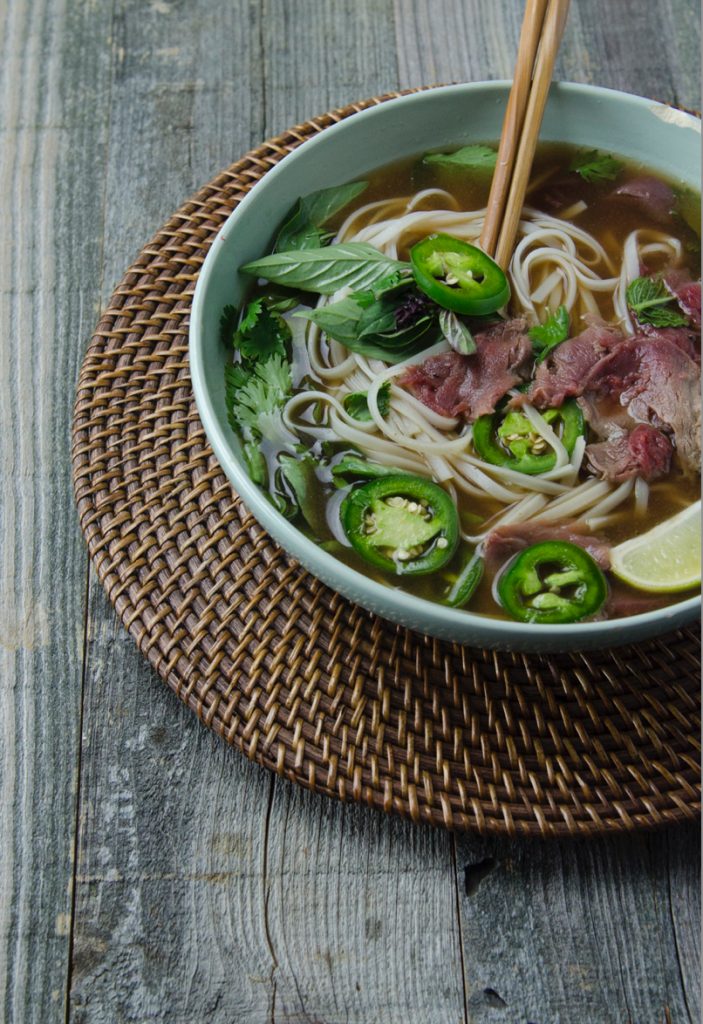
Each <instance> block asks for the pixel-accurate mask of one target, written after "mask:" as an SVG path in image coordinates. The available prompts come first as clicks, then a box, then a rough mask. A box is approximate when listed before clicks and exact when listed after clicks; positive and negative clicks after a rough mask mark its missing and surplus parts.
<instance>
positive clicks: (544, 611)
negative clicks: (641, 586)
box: [497, 540, 608, 624]
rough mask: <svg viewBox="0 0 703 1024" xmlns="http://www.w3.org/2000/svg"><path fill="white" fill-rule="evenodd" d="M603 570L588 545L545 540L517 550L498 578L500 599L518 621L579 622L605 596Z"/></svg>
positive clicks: (591, 611) (596, 606)
mask: <svg viewBox="0 0 703 1024" xmlns="http://www.w3.org/2000/svg"><path fill="white" fill-rule="evenodd" d="M607 593H608V585H607V583H606V581H605V576H604V575H603V573H602V572H601V570H600V568H599V567H598V565H597V564H596V563H595V561H594V560H593V559H592V558H591V556H590V555H589V554H588V552H587V551H584V550H583V548H580V547H578V546H577V545H576V544H570V543H569V542H568V541H556V540H547V541H542V542H541V543H539V544H533V545H532V546H531V547H529V548H525V550H524V551H521V552H520V553H519V554H518V555H517V556H516V557H515V558H514V559H513V560H512V561H511V562H510V563H509V564H508V566H507V568H506V569H505V571H504V572H503V574H502V575H501V576H500V578H499V579H498V585H497V594H498V598H499V600H500V603H501V605H502V606H503V608H505V610H506V611H507V612H508V613H509V614H510V615H512V617H513V618H514V619H519V620H520V621H521V622H536V623H544V624H553V623H566V622H580V621H581V619H587V618H589V617H590V616H591V615H595V613H596V612H597V611H598V609H599V608H600V607H601V605H602V604H603V602H604V601H605V599H606V596H607Z"/></svg>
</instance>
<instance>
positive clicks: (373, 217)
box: [284, 188, 682, 543]
mask: <svg viewBox="0 0 703 1024" xmlns="http://www.w3.org/2000/svg"><path fill="white" fill-rule="evenodd" d="M584 209H585V204H584V203H582V202H579V203H575V204H573V206H571V207H569V208H568V209H566V210H564V211H562V212H561V214H560V215H559V216H558V217H552V216H549V215H548V214H545V213H544V212H543V211H540V210H536V209H534V208H532V207H530V206H527V207H525V208H524V209H523V212H522V219H521V221H520V225H519V231H518V240H517V244H516V247H515V251H514V253H513V257H512V259H511V262H510V267H509V270H508V274H509V278H510V283H511V288H512V295H513V299H512V307H513V311H514V312H515V313H516V314H522V315H523V316H525V317H526V318H527V319H528V321H530V322H538V321H542V320H543V319H544V318H545V316H546V314H547V311H548V309H551V310H554V309H555V308H556V306H558V305H562V304H563V305H565V306H566V307H567V310H568V311H569V312H570V314H571V327H572V332H573V333H576V332H577V330H578V321H579V318H580V317H582V316H584V315H585V314H588V313H591V314H600V315H601V316H603V317H604V318H605V319H606V320H616V321H619V322H620V323H622V325H623V326H624V327H625V329H627V330H628V331H632V330H633V322H632V319H631V317H630V314H629V311H628V308H627V297H626V292H627V287H628V285H629V284H630V282H631V281H632V280H634V278H635V277H637V276H639V274H640V269H641V266H642V264H643V263H644V261H645V260H646V259H650V260H651V258H652V257H654V258H655V259H662V260H665V261H667V262H670V263H671V264H672V265H676V263H677V261H679V259H680V258H681V255H682V250H681V243H680V242H679V241H678V239H676V238H673V237H671V236H669V235H666V234H665V233H663V232H661V231H655V230H651V229H647V230H638V231H633V232H632V233H631V234H630V235H628V237H627V238H626V239H625V242H624V245H623V248H622V259H621V261H620V267H619V269H618V270H616V268H615V265H614V263H613V261H612V259H611V257H610V256H609V255H608V253H607V252H606V250H605V249H604V248H603V246H602V245H601V243H600V242H599V241H598V240H597V239H595V238H594V237H593V236H592V235H590V234H589V233H588V232H587V231H585V230H584V229H582V228H580V227H577V226H576V225H575V224H574V223H573V221H572V220H571V219H570V218H572V217H576V216H578V215H579V214H580V213H582V212H583V210H584ZM484 217H485V209H481V210H474V211H470V212H466V211H462V210H461V209H459V204H458V203H457V201H456V199H455V198H454V197H453V196H451V195H450V193H448V192H446V191H444V190H443V189H438V188H430V189H424V190H422V191H420V192H417V193H416V194H415V195H413V196H406V197H402V198H399V199H382V200H377V201H374V202H371V203H367V204H366V205H365V206H361V207H360V208H358V209H357V210H354V211H353V212H352V213H350V214H349V216H348V217H347V218H346V220H345V221H344V223H343V224H342V226H341V227H340V229H339V231H338V232H337V235H336V238H335V241H337V242H341V241H347V242H348V241H355V242H367V243H368V244H370V245H373V246H374V247H376V248H377V249H380V250H381V251H383V252H385V253H386V254H387V255H389V256H392V257H397V255H398V253H403V252H404V251H405V250H406V249H407V246H408V245H409V244H412V242H413V241H414V240H416V239H418V238H421V237H424V236H425V235H428V234H430V233H432V232H438V231H439V232H448V233H449V234H452V235H454V236H455V237H457V238H461V239H464V240H466V241H469V242H477V241H478V239H479V237H480V233H481V229H482V226H483V221H484ZM348 291H349V290H348V289H342V290H340V291H339V292H338V293H337V294H336V295H333V296H328V297H322V298H321V299H320V302H319V306H323V305H326V304H327V303H329V302H334V301H336V300H337V299H339V298H341V297H343V296H344V295H346V294H348ZM305 344H306V348H307V355H308V359H309V363H310V368H311V371H312V374H313V376H314V377H315V378H317V380H319V381H320V383H321V386H320V388H317V389H315V390H312V391H307V392H300V393H298V394H296V395H294V396H293V397H291V398H290V399H289V401H288V403H287V405H286V407H285V410H284V422H285V424H286V426H287V427H288V428H289V429H290V430H292V431H295V432H298V433H299V434H304V435H307V436H313V437H317V438H329V437H332V438H334V439H335V440H337V441H339V442H342V443H344V444H349V445H354V446H356V447H357V448H359V449H360V450H361V452H362V453H364V454H365V455H366V456H368V458H370V459H372V460H373V461H376V462H379V463H381V464H383V465H387V466H396V467H398V468H399V469H402V470H404V471H406V472H410V473H415V474H419V475H425V476H431V477H434V479H436V480H438V481H439V482H441V483H443V484H444V486H445V487H446V488H447V490H448V491H450V492H451V493H452V494H453V495H455V496H456V495H457V493H462V494H465V495H468V496H469V497H473V498H476V499H483V500H489V501H490V502H491V503H492V505H491V507H492V508H495V505H496V504H497V505H498V506H499V507H500V506H502V508H500V510H499V511H497V512H495V511H493V512H491V514H490V515H489V517H488V519H487V520H486V521H485V522H484V523H483V524H481V527H480V528H479V530H477V531H476V532H475V533H474V532H464V531H462V536H463V537H464V538H465V539H466V540H469V541H471V542H472V543H478V541H479V540H481V539H482V538H484V537H485V536H486V535H487V533H488V532H490V530H491V529H494V528H495V527H496V526H499V525H507V524H510V523H516V522H522V521H525V520H527V519H534V520H538V521H539V522H543V523H548V522H557V521H559V520H562V519H573V518H576V519H579V520H580V521H581V522H584V523H586V524H587V525H589V527H590V528H595V524H596V523H598V524H603V523H606V522H607V521H609V520H610V518H612V516H613V514H614V513H615V510H617V509H621V508H622V507H624V505H625V503H626V502H628V501H631V500H632V501H633V504H634V511H635V514H637V515H642V514H644V512H645V510H646V508H647V501H648V495H649V488H648V486H647V484H645V483H644V481H642V480H640V479H637V480H636V481H632V480H629V481H626V482H625V483H624V484H620V485H617V486H616V485H614V484H611V483H609V482H607V481H604V480H597V479H593V478H590V479H587V480H585V481H584V482H583V483H580V484H579V483H578V480H579V474H580V472H581V469H582V466H583V459H584V452H585V448H586V441H585V438H583V437H579V438H578V439H577V440H576V443H575V445H574V448H573V451H572V452H571V454H570V455H569V453H568V452H567V450H566V448H565V447H564V444H563V443H562V441H561V439H560V438H559V436H558V435H557V433H556V432H555V431H554V430H553V429H552V427H551V426H550V424H549V423H547V421H546V420H545V418H544V416H542V415H541V414H540V413H539V412H538V411H537V410H536V409H535V408H534V407H533V406H531V405H529V404H528V405H525V406H523V407H522V412H523V414H524V415H525V416H526V417H527V419H528V420H529V422H530V424H531V426H532V427H533V429H534V431H535V433H537V434H538V435H539V436H540V437H542V438H544V440H545V442H546V443H547V445H548V446H549V447H550V448H551V449H552V450H553V451H554V453H555V464H554V466H553V468H552V469H551V470H549V471H547V472H545V473H542V474H539V475H535V476H530V475H527V474H524V473H518V472H516V471H515V470H513V469H511V468H510V467H509V466H495V465H491V464H488V463H486V462H484V461H483V460H482V459H480V458H478V456H477V455H476V453H475V452H474V449H473V445H472V431H471V429H470V428H469V427H467V426H466V425H465V424H464V423H463V421H462V420H459V419H457V418H454V417H451V416H445V415H442V414H440V413H437V412H434V411H433V410H431V409H429V408H428V407H427V406H426V405H424V404H423V403H422V402H420V401H419V400H418V399H417V398H416V397H415V396H414V395H411V394H410V393H409V392H408V391H406V390H405V389H404V388H403V387H401V386H399V385H398V384H397V383H396V381H397V378H398V377H400V376H401V375H402V374H403V373H404V372H405V370H406V369H407V368H408V367H409V366H412V365H414V364H416V363H420V362H423V361H424V360H425V359H428V358H430V357H431V356H434V355H439V354H441V353H444V352H447V351H449V347H448V345H447V343H446V341H441V342H438V343H437V344H436V345H433V346H432V347H431V348H428V349H426V350H425V351H423V352H420V353H417V354H416V355H414V356H412V357H410V358H408V359H406V360H405V361H403V362H402V363H398V364H395V365H390V366H389V365H387V364H386V363H384V362H383V361H381V360H379V359H371V358H368V357H365V356H363V355H360V354H356V353H350V352H349V351H348V350H347V349H346V348H345V347H344V346H343V345H341V344H339V343H338V342H334V341H332V342H328V341H326V340H325V338H324V335H323V333H322V331H321V330H320V329H319V328H318V327H317V326H316V325H315V324H313V323H312V322H308V323H307V325H306V328H305ZM385 384H390V408H389V410H388V412H387V415H386V416H384V415H382V414H381V410H380V408H379V404H378V399H379V392H380V389H381V388H382V387H383V386H384V385H385ZM355 391H365V392H366V394H367V403H368V409H369V414H370V416H371V419H370V420H368V421H359V420H356V419H354V417H352V416H351V415H350V414H349V413H348V412H347V411H346V409H345V408H344V397H345V396H346V395H348V394H350V393H352V392H355ZM316 403H317V404H319V405H320V406H322V407H323V408H324V409H325V416H324V418H323V422H322V423H319V424H317V423H311V422H307V421H304V422H301V419H300V414H301V413H302V412H303V410H304V409H306V408H309V407H310V406H312V405H314V404H316Z"/></svg>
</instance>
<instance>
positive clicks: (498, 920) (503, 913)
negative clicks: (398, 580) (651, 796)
mask: <svg viewBox="0 0 703 1024" xmlns="http://www.w3.org/2000/svg"><path fill="white" fill-rule="evenodd" d="M699 846H700V838H699V830H698V827H697V826H696V825H692V826H686V827H683V828H679V829H672V830H670V831H669V832H668V833H667V832H663V833H660V834H654V835H643V836H632V837H630V836H625V837H621V838H617V839H610V840H601V841H598V842H580V841H576V840H574V841H571V842H560V843H538V842H535V843H526V842H521V843H508V842H502V841H490V840H489V841H486V840H480V839H475V838H468V837H457V867H458V871H459V874H460V876H461V877H462V879H463V882H464V887H463V891H462V896H461V904H460V907H461V916H462V928H463V940H464V951H465V962H466V989H467V1006H468V1009H469V1020H470V1021H471V1022H472V1024H474V1022H475V1024H484V1022H486V1024H488V1022H491V1024H503V1022H505V1024H515V1022H517V1021H519V1022H521V1024H523V1022H526V1021H534V1022H536V1024H572V1022H573V1024H579V1022H581V1021H583V1020H593V1021H598V1024H623V1022H631V1024H640V1022H641V1024H650V1022H651V1024H668V1020H669V1018H670V1019H671V1021H674V1022H676V1024H688V1022H689V1021H690V1022H691V1024H694V1022H697V1021H698V1020H699V1019H700V991H699V984H700V982H699V978H698V963H699V941H698V939H697V938H694V936H693V931H694V930H696V929H698V930H699V921H700V892H699V888H698V885H699V883H698V878H699V868H698V864H699ZM667 1013H668V1014H669V1018H667V1016H666V1014H667Z"/></svg>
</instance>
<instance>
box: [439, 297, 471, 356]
mask: <svg viewBox="0 0 703 1024" xmlns="http://www.w3.org/2000/svg"><path fill="white" fill-rule="evenodd" d="M439 329H440V331H441V332H442V334H443V336H444V338H445V339H446V340H447V341H448V342H449V346H450V348H453V349H454V351H455V352H458V353H459V354H460V355H462V356H469V355H471V353H472V352H475V351H476V342H475V341H474V336H473V334H472V333H471V331H470V330H469V328H468V327H467V326H466V324H465V323H462V321H461V320H460V319H459V317H458V316H457V315H456V313H452V311H451V310H450V309H442V310H440V313H439Z"/></svg>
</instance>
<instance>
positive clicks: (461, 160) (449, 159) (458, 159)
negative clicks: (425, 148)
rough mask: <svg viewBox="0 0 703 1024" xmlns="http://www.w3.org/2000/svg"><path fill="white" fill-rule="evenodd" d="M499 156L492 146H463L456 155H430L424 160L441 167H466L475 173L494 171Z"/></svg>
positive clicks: (426, 162)
mask: <svg viewBox="0 0 703 1024" xmlns="http://www.w3.org/2000/svg"><path fill="white" fill-rule="evenodd" d="M497 158H498V154H497V152H496V151H495V149H491V147H490V146H481V145H473V146H462V148H461V149H457V150H456V152H454V153H428V154H427V155H426V156H425V157H424V158H423V161H422V162H423V163H425V164H437V165H439V166H440V167H464V168H469V169H471V170H473V171H476V170H485V171H492V170H493V168H494V167H495V165H496V160H497Z"/></svg>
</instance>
